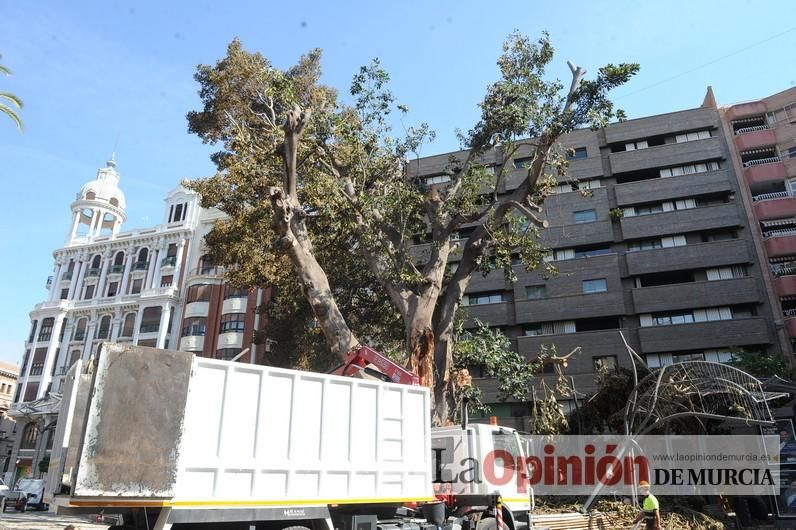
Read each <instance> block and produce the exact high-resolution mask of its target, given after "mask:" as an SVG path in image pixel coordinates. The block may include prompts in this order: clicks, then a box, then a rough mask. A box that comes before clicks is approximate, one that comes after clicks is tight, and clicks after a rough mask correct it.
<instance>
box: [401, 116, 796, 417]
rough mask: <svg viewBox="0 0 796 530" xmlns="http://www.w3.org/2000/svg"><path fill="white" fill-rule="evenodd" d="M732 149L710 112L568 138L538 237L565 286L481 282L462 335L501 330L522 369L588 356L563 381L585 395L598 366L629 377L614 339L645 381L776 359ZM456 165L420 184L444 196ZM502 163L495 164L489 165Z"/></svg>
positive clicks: (522, 411) (485, 385)
mask: <svg viewBox="0 0 796 530" xmlns="http://www.w3.org/2000/svg"><path fill="white" fill-rule="evenodd" d="M734 141H735V138H734V137H732V136H728V134H727V132H726V131H725V130H724V128H723V127H722V121H721V119H720V115H719V112H718V111H717V110H716V109H715V108H711V107H710V106H704V107H700V108H695V109H691V110H685V111H682V112H673V113H669V114H663V115H659V116H651V117H647V118H641V119H635V120H629V121H626V122H623V123H617V124H613V125H611V126H609V127H607V128H605V129H603V130H600V131H596V132H595V131H591V130H578V131H575V132H573V133H572V134H569V135H568V136H567V137H565V138H563V139H562V143H563V146H564V147H565V148H568V149H571V150H572V151H571V152H570V155H569V158H570V161H569V170H568V174H567V176H566V177H565V178H562V179H559V181H558V185H557V186H556V190H555V193H554V194H553V195H552V196H550V197H549V198H548V199H547V201H546V202H545V204H544V214H545V217H546V219H547V220H548V222H549V224H550V227H549V228H548V229H546V230H544V231H543V243H544V245H545V246H547V247H549V248H550V249H551V251H550V255H549V257H548V260H549V262H550V263H551V264H552V265H554V266H555V267H556V268H557V269H558V274H557V275H553V276H550V277H548V275H546V274H544V273H540V272H531V273H528V272H526V271H525V269H524V267H523V266H522V265H520V264H518V265H517V266H516V268H515V272H516V275H517V277H518V279H519V280H518V281H517V282H516V283H513V284H512V283H508V282H506V281H505V280H504V277H503V273H502V271H497V272H495V273H492V274H490V275H488V276H486V277H482V276H481V275H476V276H474V277H473V279H472V281H471V284H470V287H469V290H468V295H467V297H466V299H465V305H467V308H466V309H467V313H468V321H467V322H468V323H469V324H470V325H471V324H472V323H473V321H474V319H479V320H481V321H483V322H486V323H488V324H489V325H490V326H492V327H495V328H499V329H500V330H502V331H503V332H504V333H505V334H506V335H507V336H508V337H510V338H511V339H512V341H513V344H514V345H515V347H516V348H517V350H518V351H519V352H520V353H522V354H524V355H526V356H527V357H528V358H533V357H534V356H536V355H537V354H538V352H539V351H540V349H541V348H542V347H543V345H555V346H556V348H557V351H558V352H559V353H560V354H565V353H567V352H570V351H571V350H573V349H574V348H576V347H578V346H580V347H581V348H582V351H581V353H580V354H578V355H577V356H575V357H574V358H573V359H572V360H570V362H569V365H568V368H567V373H568V374H569V375H572V377H573V378H574V382H575V386H576V388H577V390H578V391H579V392H584V393H589V392H592V391H594V390H595V372H596V370H597V368H598V367H599V366H603V367H613V366H626V367H629V366H630V357H629V355H628V353H627V350H626V348H625V346H624V343H623V340H622V336H621V335H620V332H621V333H622V335H624V337H625V339H626V340H627V342H628V344H629V345H630V346H631V347H632V348H633V349H634V350H635V351H636V352H638V354H639V355H641V356H642V357H643V358H644V359H645V361H646V363H647V364H648V366H650V367H657V366H661V365H665V364H670V363H673V362H677V361H683V360H689V359H705V360H709V361H719V362H723V361H727V360H729V359H730V353H731V351H732V350H734V349H737V348H745V349H748V350H751V351H759V352H767V353H780V352H782V351H783V349H782V344H781V341H779V340H778V335H777V328H776V324H775V322H776V319H775V318H774V316H775V315H779V308H772V304H771V303H770V298H769V296H768V295H767V287H766V278H767V276H768V274H769V270H768V267H765V270H763V268H762V267H761V264H760V262H759V260H758V254H759V253H758V251H757V247H756V242H755V234H757V233H758V232H759V228H758V226H757V225H756V224H755V223H753V222H752V221H750V219H749V218H748V216H747V214H746V206H745V202H744V200H743V199H742V195H741V191H742V190H741V189H740V188H741V187H740V184H739V183H740V181H739V179H738V174H737V171H738V170H737V168H736V165H735V164H734V163H733V156H734V155H733V153H734V145H733V142H734ZM452 155H453V157H454V158H455V157H457V156H458V155H460V154H457V153H453V154H452ZM529 155H530V148H528V149H526V150H524V151H520V152H519V153H518V154H517V155H516V156H515V157H514V159H513V160H512V161H511V162H510V166H511V165H513V167H514V169H513V170H512V173H511V174H510V176H509V178H508V179H507V181H506V185H505V189H503V190H499V191H500V192H507V191H510V190H511V189H513V187H514V186H516V184H517V183H518V182H519V180H520V179H521V178H522V174H523V165H524V163H525V162H527V160H528V158H527V157H528V156H529ZM450 156H451V154H444V155H438V156H432V157H427V158H424V159H421V160H420V161H419V163H418V165H417V168H416V169H417V174H418V175H419V176H420V178H424V179H426V181H427V182H428V183H429V184H434V185H445V184H444V182H445V176H444V170H445V168H446V166H447V165H448V163H449V157H450ZM500 156H501V155H500V153H499V152H495V153H491V154H489V155H487V157H486V158H485V160H484V163H486V164H497V163H499V162H501V159H500ZM779 184H780V185H784V179H783V178H780V179H779ZM770 191H771V192H773V191H774V190H773V189H772V190H770ZM789 200H791V199H789ZM794 211H795V212H796V210H794ZM793 222H794V223H796V218H794V219H793ZM793 227H794V228H796V225H793ZM467 232H468V228H467V227H463V228H462V230H460V231H459V234H458V236H459V237H460V238H462V239H464V238H466V236H467ZM794 233H796V232H794ZM792 237H793V239H794V241H796V236H792ZM794 251H795V252H792V254H793V255H794V256H796V247H794ZM456 259H457V258H456V257H453V258H452V260H453V261H455V260H456ZM794 285H795V286H796V284H794ZM793 307H794V308H796V302H794V306H793ZM794 324H796V321H794ZM551 368H552V367H551ZM471 373H472V375H474V377H476V382H477V384H479V386H481V388H482V390H483V391H484V397H485V399H486V401H487V402H490V401H491V402H492V403H494V405H493V407H492V408H493V412H494V413H496V414H497V415H498V416H502V417H504V418H506V417H515V418H516V419H517V424H518V426H519V427H521V428H522V427H527V425H526V424H525V423H524V422H526V421H527V418H525V417H527V416H528V415H529V409H530V407H529V403H527V402H526V403H504V402H500V400H499V399H498V396H497V394H496V391H495V390H496V383H495V381H491V380H489V379H486V378H479V376H480V375H483V373H482V371H481V368H480V367H472V369H471ZM566 405H567V406H572V403H567V404H566ZM523 418H524V419H523Z"/></svg>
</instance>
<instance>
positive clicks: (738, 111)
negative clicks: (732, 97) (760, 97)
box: [727, 101, 766, 121]
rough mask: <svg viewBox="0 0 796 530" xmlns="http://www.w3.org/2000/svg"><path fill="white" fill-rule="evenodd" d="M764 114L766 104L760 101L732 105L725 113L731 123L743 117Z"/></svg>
mask: <svg viewBox="0 0 796 530" xmlns="http://www.w3.org/2000/svg"><path fill="white" fill-rule="evenodd" d="M765 113H766V104H765V103H763V102H762V101H753V102H751V103H740V104H738V105H733V106H732V107H730V108H729V110H728V111H727V119H728V120H730V121H732V120H735V119H737V118H742V117H744V116H754V115H757V114H765Z"/></svg>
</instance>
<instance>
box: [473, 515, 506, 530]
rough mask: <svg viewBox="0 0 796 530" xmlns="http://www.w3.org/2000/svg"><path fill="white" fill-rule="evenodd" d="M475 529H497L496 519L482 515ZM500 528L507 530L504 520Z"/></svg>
mask: <svg viewBox="0 0 796 530" xmlns="http://www.w3.org/2000/svg"><path fill="white" fill-rule="evenodd" d="M475 530H497V520H496V519H495V518H494V517H492V516H489V517H482V518H481V520H480V521H478V524H477V525H476V527H475ZM500 530H509V527H508V525H507V524H506V521H505V520H504V521H503V528H501V529H500Z"/></svg>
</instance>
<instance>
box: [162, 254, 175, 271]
mask: <svg viewBox="0 0 796 530" xmlns="http://www.w3.org/2000/svg"><path fill="white" fill-rule="evenodd" d="M175 265H177V256H166V257H165V258H163V259H162V260H160V267H161V268H164V269H165V268H169V267H172V268H173V267H174V266H175Z"/></svg>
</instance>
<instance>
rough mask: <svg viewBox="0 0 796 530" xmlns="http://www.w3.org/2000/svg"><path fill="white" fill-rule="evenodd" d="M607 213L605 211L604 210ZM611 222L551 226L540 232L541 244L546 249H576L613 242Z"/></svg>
mask: <svg viewBox="0 0 796 530" xmlns="http://www.w3.org/2000/svg"><path fill="white" fill-rule="evenodd" d="M606 211H607V210H606ZM613 239H614V232H613V228H612V226H611V221H608V220H605V221H593V222H589V223H578V224H571V225H567V226H551V227H550V228H546V229H545V230H542V237H541V240H542V241H541V244H542V246H544V247H548V248H561V247H576V246H580V245H588V244H592V243H597V242H607V241H613Z"/></svg>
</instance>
